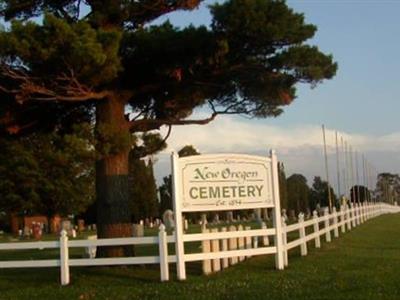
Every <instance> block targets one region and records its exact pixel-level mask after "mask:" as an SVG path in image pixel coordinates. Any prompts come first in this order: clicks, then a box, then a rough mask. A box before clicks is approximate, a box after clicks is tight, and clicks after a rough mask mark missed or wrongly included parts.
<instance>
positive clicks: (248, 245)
mask: <svg viewBox="0 0 400 300" xmlns="http://www.w3.org/2000/svg"><path fill="white" fill-rule="evenodd" d="M244 229H245V230H249V231H250V230H251V227H250V226H246V227H245V228H244ZM245 243H246V249H251V248H252V247H251V237H250V236H246V237H245ZM250 257H251V255H247V258H250Z"/></svg>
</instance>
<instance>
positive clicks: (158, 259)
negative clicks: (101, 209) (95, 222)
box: [0, 224, 176, 285]
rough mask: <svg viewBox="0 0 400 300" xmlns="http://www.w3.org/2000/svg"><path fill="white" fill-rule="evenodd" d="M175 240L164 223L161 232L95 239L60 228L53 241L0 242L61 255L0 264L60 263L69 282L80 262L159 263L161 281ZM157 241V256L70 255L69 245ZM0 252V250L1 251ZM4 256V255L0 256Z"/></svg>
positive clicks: (8, 247) (32, 265)
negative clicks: (56, 251) (73, 236)
mask: <svg viewBox="0 0 400 300" xmlns="http://www.w3.org/2000/svg"><path fill="white" fill-rule="evenodd" d="M173 242H175V239H174V236H173V235H170V236H167V233H166V231H165V226H164V225H163V224H161V226H160V228H159V232H158V236H151V237H131V238H113V239H96V240H69V239H68V236H67V233H66V232H65V231H62V232H61V235H60V239H59V240H58V241H52V242H22V243H0V250H22V249H45V248H47V249H52V248H53V249H54V248H57V249H59V250H60V259H47V260H28V261H26V260H23V261H21V260H19V261H0V269H1V268H46V267H59V268H60V275H61V284H62V285H67V284H69V283H70V270H69V269H70V267H77V266H111V265H112V266H115V265H143V264H159V265H160V276H161V281H166V280H169V270H168V263H174V262H176V257H175V256H174V255H170V256H168V243H173ZM145 244H156V245H158V248H159V255H158V256H135V257H119V258H77V259H70V258H69V249H70V248H90V247H97V246H122V245H123V246H127V245H145ZM0 255H1V252H0ZM0 257H1V256H0Z"/></svg>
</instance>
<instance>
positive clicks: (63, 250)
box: [60, 230, 70, 285]
mask: <svg viewBox="0 0 400 300" xmlns="http://www.w3.org/2000/svg"><path fill="white" fill-rule="evenodd" d="M60 267H61V268H60V271H61V285H67V284H69V282H70V278H69V253H68V236H67V232H66V231H65V230H62V231H61V234H60Z"/></svg>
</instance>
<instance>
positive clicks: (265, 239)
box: [255, 222, 269, 248]
mask: <svg viewBox="0 0 400 300" xmlns="http://www.w3.org/2000/svg"><path fill="white" fill-rule="evenodd" d="M261 229H267V224H265V222H262V225H261ZM256 238H257V245H258V237H256ZM262 245H263V246H264V247H267V246H269V237H268V235H264V236H263V237H262ZM255 248H257V247H255Z"/></svg>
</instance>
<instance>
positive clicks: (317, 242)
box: [313, 210, 321, 248]
mask: <svg viewBox="0 0 400 300" xmlns="http://www.w3.org/2000/svg"><path fill="white" fill-rule="evenodd" d="M318 219H319V217H318V213H317V211H316V210H314V211H313V220H314V234H316V235H315V248H321V238H320V234H319V220H318Z"/></svg>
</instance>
